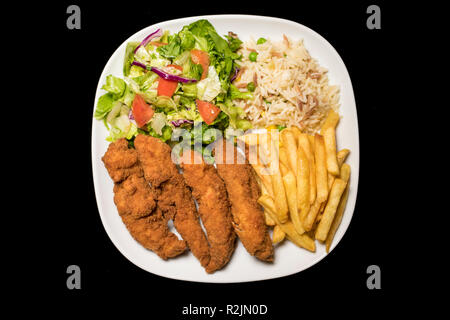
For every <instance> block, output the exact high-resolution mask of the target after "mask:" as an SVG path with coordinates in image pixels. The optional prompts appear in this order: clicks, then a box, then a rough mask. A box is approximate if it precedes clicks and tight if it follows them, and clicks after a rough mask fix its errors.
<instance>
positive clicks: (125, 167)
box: [102, 139, 187, 260]
mask: <svg viewBox="0 0 450 320" xmlns="http://www.w3.org/2000/svg"><path fill="white" fill-rule="evenodd" d="M102 160H103V163H104V164H105V167H106V169H107V170H108V173H109V175H110V176H111V178H112V180H113V181H114V190H113V191H114V203H115V204H116V206H117V210H118V212H119V215H120V216H121V218H122V221H123V222H124V224H125V225H126V227H127V229H128V230H129V232H130V234H131V235H132V236H133V238H134V239H136V241H138V242H139V243H140V244H141V245H142V246H144V247H145V248H147V249H149V250H152V251H153V252H155V253H156V254H157V255H158V256H160V257H161V258H162V259H164V260H165V259H168V258H173V257H176V256H178V255H180V254H181V253H183V252H184V251H185V250H186V249H187V246H186V243H185V241H183V240H179V239H178V238H177V236H176V235H175V234H173V233H172V232H170V231H169V228H168V227H167V218H165V217H164V216H163V214H162V212H161V210H159V209H158V208H157V206H156V202H155V193H154V191H153V190H152V188H151V187H150V186H149V184H148V183H147V182H146V181H145V179H144V173H143V170H142V168H141V167H140V165H139V160H138V156H137V152H136V150H134V149H129V148H128V142H127V141H126V140H125V139H120V140H117V141H116V142H113V143H111V144H110V145H109V147H108V150H107V151H106V153H105V155H104V156H103V158H102Z"/></svg>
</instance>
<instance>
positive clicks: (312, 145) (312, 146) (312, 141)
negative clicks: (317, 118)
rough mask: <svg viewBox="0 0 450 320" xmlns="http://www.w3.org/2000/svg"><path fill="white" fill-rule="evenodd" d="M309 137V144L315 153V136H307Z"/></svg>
mask: <svg viewBox="0 0 450 320" xmlns="http://www.w3.org/2000/svg"><path fill="white" fill-rule="evenodd" d="M306 136H307V137H308V140H309V144H310V145H311V148H312V150H313V151H314V142H315V141H314V136H310V135H309V134H308V135H306Z"/></svg>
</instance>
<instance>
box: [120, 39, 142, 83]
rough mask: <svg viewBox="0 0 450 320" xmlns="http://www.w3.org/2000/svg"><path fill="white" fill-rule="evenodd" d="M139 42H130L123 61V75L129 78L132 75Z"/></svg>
mask: <svg viewBox="0 0 450 320" xmlns="http://www.w3.org/2000/svg"><path fill="white" fill-rule="evenodd" d="M138 45H139V42H128V43H127V46H126V49H125V58H124V61H123V75H124V76H125V77H127V76H128V75H129V74H130V68H131V63H132V62H133V60H134V50H135V49H136V47H137V46H138Z"/></svg>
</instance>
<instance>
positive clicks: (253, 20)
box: [92, 15, 359, 283]
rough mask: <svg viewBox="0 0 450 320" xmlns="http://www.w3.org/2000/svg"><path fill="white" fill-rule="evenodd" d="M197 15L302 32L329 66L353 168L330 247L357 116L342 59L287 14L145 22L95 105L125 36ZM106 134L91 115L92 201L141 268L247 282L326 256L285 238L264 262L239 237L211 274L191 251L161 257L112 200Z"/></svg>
mask: <svg viewBox="0 0 450 320" xmlns="http://www.w3.org/2000/svg"><path fill="white" fill-rule="evenodd" d="M199 19H207V20H209V21H210V22H211V23H212V24H213V26H214V27H215V28H216V30H217V32H218V33H219V34H220V35H225V34H227V33H228V31H233V32H235V33H237V34H238V36H239V38H240V39H241V40H243V41H246V40H247V39H249V38H250V37H251V36H252V37H253V38H255V39H257V38H259V37H265V38H271V39H272V40H281V39H282V36H283V34H285V35H287V36H289V37H292V38H293V39H301V38H302V39H304V44H305V46H306V48H307V50H308V51H309V52H310V54H311V56H312V57H313V58H315V59H317V60H318V62H319V64H320V65H321V66H323V67H325V68H327V69H328V70H329V73H328V76H329V81H330V84H336V85H339V86H340V104H341V107H340V115H341V116H342V119H341V121H340V123H339V126H338V129H337V144H338V149H342V148H348V149H350V150H351V153H350V155H349V157H348V159H347V160H346V162H347V163H348V164H349V165H350V166H351V168H352V174H351V178H350V193H349V198H348V203H347V207H346V210H345V213H344V217H343V220H342V223H341V225H340V227H339V229H338V230H337V233H336V235H335V239H334V241H333V244H332V246H331V250H333V248H334V247H335V246H336V245H337V244H338V242H339V241H340V239H341V238H342V236H343V235H344V233H345V231H346V230H347V228H348V226H349V224H350V221H351V218H352V215H353V210H354V207H355V202H356V193H357V190H358V174H359V135H358V119H357V114H356V105H355V98H354V94H353V88H352V84H351V80H350V77H349V74H348V71H347V68H346V67H345V65H344V62H343V61H342V59H341V58H340V56H339V54H338V53H337V52H336V50H335V49H334V48H333V47H332V46H331V45H330V43H328V41H327V40H325V39H324V38H323V37H322V36H320V35H319V34H317V33H316V32H314V31H313V30H311V29H309V28H307V27H305V26H303V25H301V24H298V23H296V22H292V21H288V20H283V19H278V18H271V17H262V16H250V15H213V16H201V17H190V18H183V19H177V20H171V21H166V22H162V23H158V24H155V25H153V26H149V27H147V28H145V29H143V30H141V31H139V32H137V33H135V34H134V35H132V36H131V37H130V38H128V39H127V40H126V41H125V42H123V43H122V45H121V46H120V47H119V48H117V50H116V51H115V52H114V54H113V55H112V56H111V58H110V59H109V61H108V63H107V64H106V66H105V68H104V70H103V72H102V74H101V76H100V80H99V82H98V86H97V92H96V95H95V101H94V110H95V105H96V103H97V101H98V98H99V97H100V96H101V95H102V94H103V93H104V92H103V91H102V90H101V86H102V85H103V84H104V83H105V81H106V76H107V75H108V74H113V75H115V76H117V77H123V74H122V66H123V59H124V53H125V47H126V43H127V42H129V41H141V40H142V39H143V38H144V37H145V36H147V35H148V34H150V33H151V32H153V31H154V30H155V29H156V28H157V27H160V28H162V29H163V30H169V31H171V32H178V31H180V30H181V28H182V27H183V26H184V25H187V24H189V23H192V22H194V21H196V20H199ZM107 135H108V134H107V130H106V128H105V126H104V125H103V122H102V121H97V120H95V119H94V120H93V124H92V169H93V177H94V185H95V195H96V199H97V205H98V209H99V212H100V217H101V220H102V222H103V226H104V227H105V230H106V232H107V233H108V236H109V237H110V239H111V241H112V242H113V243H114V245H115V246H116V247H117V249H119V251H120V252H121V253H122V254H123V255H124V256H125V257H126V258H127V259H128V260H130V261H131V262H132V263H134V264H135V265H137V266H139V267H140V268H142V269H144V270H147V271H148V272H151V273H154V274H157V275H160V276H163V277H167V278H173V279H180V280H188V281H198V282H222V283H227V282H228V283H229V282H246V281H256V280H265V279H271V278H278V277H283V276H287V275H290V274H294V273H297V272H300V271H302V270H305V269H307V268H309V267H311V266H312V265H314V264H315V263H317V262H319V261H320V260H322V259H323V258H324V257H325V256H326V252H325V246H324V245H322V244H319V243H317V242H316V243H317V246H316V247H317V250H316V252H315V253H311V252H308V251H306V250H304V249H301V248H298V247H296V246H295V245H294V244H292V243H291V242H289V241H284V243H283V244H281V245H279V246H277V247H276V250H275V262H274V263H264V262H261V261H259V260H257V259H256V258H254V257H252V256H250V255H249V254H248V253H247V252H246V251H245V249H244V247H243V246H242V244H241V243H240V242H238V245H237V248H236V251H235V252H234V254H233V256H232V258H231V261H230V262H229V264H228V265H227V266H226V267H225V268H224V269H222V270H219V271H217V272H216V273H214V274H207V273H206V272H205V271H204V269H203V268H202V267H201V266H200V263H199V262H198V261H197V259H196V258H195V257H194V256H193V255H192V254H190V253H188V254H184V255H182V256H179V257H177V258H175V259H169V260H168V261H163V260H162V259H160V258H159V257H158V256H157V255H156V254H154V253H153V252H151V251H149V250H146V249H145V248H143V247H142V246H141V245H140V244H139V243H138V242H136V241H135V240H134V239H133V238H132V236H131V235H130V234H129V232H128V230H127V229H126V227H125V225H124V224H123V223H122V220H121V218H120V216H119V214H118V213H117V209H116V207H115V205H114V201H113V182H112V180H111V179H110V177H109V175H108V172H107V171H106V169H105V167H104V165H103V162H102V161H101V157H102V156H103V154H104V153H105V152H106V149H107V147H108V142H107V141H106V140H105V138H106V136H107Z"/></svg>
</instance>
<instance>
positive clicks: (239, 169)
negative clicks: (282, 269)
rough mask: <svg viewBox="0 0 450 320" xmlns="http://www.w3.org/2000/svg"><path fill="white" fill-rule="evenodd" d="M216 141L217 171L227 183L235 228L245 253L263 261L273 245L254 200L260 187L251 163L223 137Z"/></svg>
mask: <svg viewBox="0 0 450 320" xmlns="http://www.w3.org/2000/svg"><path fill="white" fill-rule="evenodd" d="M217 144H218V147H217V148H216V154H215V159H216V164H217V172H218V173H219V175H220V177H221V178H222V179H223V181H225V185H226V187H227V192H228V196H229V198H230V202H231V213H232V215H233V226H234V230H235V231H236V233H237V235H238V236H239V239H240V240H241V242H242V244H243V245H244V247H245V249H247V251H248V253H250V254H251V255H254V256H255V257H257V258H258V259H260V260H263V261H273V253H274V252H273V246H272V243H271V240H270V236H269V233H268V229H267V227H266V225H265V223H264V213H263V211H262V210H261V207H260V206H259V205H258V202H257V200H258V198H259V196H260V191H259V187H258V184H257V182H256V179H255V176H254V172H253V170H252V167H251V166H250V164H249V163H248V162H247V160H246V159H245V157H244V156H243V155H241V154H240V153H239V152H238V151H237V149H236V148H235V147H234V145H232V144H230V143H229V142H227V141H224V140H221V141H218V142H217ZM230 159H233V160H232V161H230Z"/></svg>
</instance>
